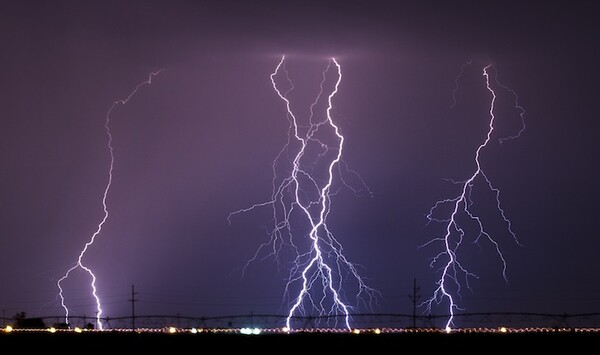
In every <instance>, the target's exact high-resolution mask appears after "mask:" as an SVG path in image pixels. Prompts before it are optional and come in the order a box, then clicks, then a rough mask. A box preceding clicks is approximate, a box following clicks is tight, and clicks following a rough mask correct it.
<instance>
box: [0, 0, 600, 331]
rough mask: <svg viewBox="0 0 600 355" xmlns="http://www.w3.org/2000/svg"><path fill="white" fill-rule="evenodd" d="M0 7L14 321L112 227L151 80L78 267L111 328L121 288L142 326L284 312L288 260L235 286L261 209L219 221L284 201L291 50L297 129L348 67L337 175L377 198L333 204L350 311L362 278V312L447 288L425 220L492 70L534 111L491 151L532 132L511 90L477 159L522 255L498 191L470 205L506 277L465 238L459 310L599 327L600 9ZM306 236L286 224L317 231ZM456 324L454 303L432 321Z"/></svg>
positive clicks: (434, 227)
mask: <svg viewBox="0 0 600 355" xmlns="http://www.w3.org/2000/svg"><path fill="white" fill-rule="evenodd" d="M1 3H2V4H3V5H4V6H3V8H4V9H5V10H4V11H3V12H2V14H1V15H0V39H1V41H2V43H3V44H4V45H3V54H2V55H0V57H1V58H2V63H3V64H2V65H1V66H0V82H1V83H2V91H1V95H0V117H2V119H1V121H0V124H1V125H2V127H1V128H0V132H1V134H2V139H1V140H0V142H1V143H0V144H2V149H1V151H2V154H1V155H0V162H1V164H2V174H1V175H0V179H1V181H2V185H1V187H0V196H1V200H2V201H3V202H4V203H3V204H2V207H1V210H0V227H1V228H2V229H1V230H2V234H1V235H0V251H1V254H0V255H1V256H0V285H1V287H0V290H1V291H0V309H1V310H3V317H4V318H10V317H12V316H14V315H16V314H17V313H18V312H26V313H27V314H28V315H29V316H31V317H45V316H56V315H61V312H62V308H61V306H60V300H59V299H58V289H57V286H56V282H57V281H58V280H59V279H60V278H61V277H62V276H63V275H64V273H65V272H66V271H67V270H68V269H69V268H70V267H72V266H73V265H74V264H73V263H74V262H75V261H76V260H77V255H78V254H79V252H80V251H81V248H82V247H83V245H84V244H85V243H86V242H87V241H88V240H89V238H90V237H91V236H92V234H93V233H94V232H95V231H96V229H97V226H98V223H99V221H100V220H101V219H102V216H103V210H102V194H103V192H104V189H105V187H106V183H107V179H108V167H109V162H110V156H109V152H108V150H107V136H106V131H105V129H104V124H105V119H106V116H105V115H106V113H107V110H108V109H109V108H110V107H111V104H113V103H114V102H115V101H116V100H122V99H123V98H125V97H127V95H128V94H130V93H131V92H132V90H133V89H134V88H135V87H136V85H138V84H139V83H141V82H143V81H144V80H147V78H148V75H149V74H150V73H151V72H155V71H157V70H162V71H161V72H160V74H159V75H157V76H156V77H155V78H154V79H153V81H152V84H150V85H147V86H144V87H143V88H141V89H140V90H139V91H138V92H137V93H136V95H135V96H134V97H132V98H131V100H130V101H129V102H128V103H127V105H119V106H118V107H116V108H115V109H114V110H113V111H112V113H111V130H112V133H113V141H112V143H113V146H114V154H115V155H114V157H115V160H114V175H113V184H112V186H111V189H110V192H109V194H108V195H107V207H108V209H109V211H110V216H109V218H108V219H107V221H106V223H105V225H104V226H103V230H102V233H101V234H100V235H99V236H98V238H97V240H96V242H95V244H94V245H93V246H92V247H90V249H89V251H88V252H87V254H86V257H85V263H86V265H88V266H89V267H90V268H92V269H93V270H94V272H95V273H96V274H97V277H98V281H97V282H98V283H97V286H98V294H99V296H100V297H101V299H102V303H103V305H104V307H103V308H104V309H105V314H104V316H108V317H117V316H127V315H128V314H130V306H131V304H130V302H129V301H128V300H129V299H130V297H131V295H130V290H131V285H135V287H136V291H137V292H138V293H137V294H136V298H137V299H139V301H138V302H137V303H136V311H137V312H138V313H139V314H169V315H176V314H181V315H186V316H191V317H200V316H207V317H210V316H219V315H232V314H240V315H244V314H250V313H254V314H286V313H287V310H288V309H289V299H286V298H285V295H284V291H285V278H286V277H287V276H288V270H289V267H290V261H291V259H290V255H291V254H290V251H289V250H287V251H286V250H284V251H283V253H282V255H281V258H280V259H279V262H277V260H276V259H275V258H272V257H271V258H264V259H263V258H262V257H263V256H264V255H261V256H260V257H259V258H258V259H257V260H256V261H254V262H252V263H251V264H250V265H249V266H248V267H247V268H246V269H245V271H244V272H243V273H242V269H243V268H244V266H245V265H246V263H247V261H248V260H250V259H251V258H252V257H253V256H254V255H255V252H256V251H257V250H258V248H259V247H260V245H261V244H262V243H264V242H266V241H267V240H268V235H267V233H266V232H265V231H266V230H267V229H268V228H270V227H272V225H271V224H272V221H271V219H272V216H271V215H270V213H269V211H268V210H255V211H252V212H249V213H243V214H239V215H235V217H234V218H233V219H232V220H231V223H228V216H229V214H230V213H231V212H234V211H237V210H239V209H243V208H246V207H249V206H252V205H253V204H255V203H261V202H263V201H265V200H267V199H269V197H270V196H271V193H272V186H271V184H272V173H273V168H272V163H273V160H274V159H275V158H276V157H277V154H278V153H279V152H280V150H281V148H282V147H283V145H284V144H285V143H286V140H287V134H288V124H289V122H288V120H287V119H286V112H285V107H284V105H283V104H282V101H281V100H280V98H278V97H277V95H276V93H275V92H274V91H273V87H272V86H271V82H270V80H269V76H270V75H271V74H272V73H273V71H274V69H275V67H276V66H277V63H278V62H279V60H280V58H281V56H282V55H286V69H287V71H288V72H289V77H290V79H291V80H292V81H293V83H294V86H295V89H294V91H292V92H291V93H290V95H291V96H290V97H291V98H293V103H292V105H294V109H295V110H297V112H298V115H299V116H300V117H302V118H303V119H306V117H308V115H309V110H308V107H309V106H310V103H311V100H313V99H314V95H315V94H316V92H317V90H318V88H319V83H320V80H321V75H322V71H323V70H324V68H325V67H326V66H327V63H328V61H329V58H332V57H335V58H336V60H338V61H339V63H340V65H341V70H342V72H343V79H342V81H341V83H340V87H339V92H338V93H337V94H336V96H335V98H334V100H333V105H334V110H333V115H334V118H335V120H336V124H338V125H339V127H340V130H341V132H342V133H343V135H344V137H345V146H344V162H345V164H347V167H348V169H350V170H352V171H355V172H357V173H358V174H359V175H360V178H361V179H362V180H363V181H364V183H365V184H366V186H368V189H369V190H370V191H372V196H371V195H370V194H369V193H365V191H359V193H354V192H353V191H352V190H351V189H348V188H343V189H340V190H339V191H338V190H337V189H336V190H335V191H336V192H337V193H336V194H335V195H334V196H333V197H332V204H331V213H330V215H329V227H330V228H331V230H332V231H333V233H334V234H335V235H336V237H337V239H338V241H339V242H340V244H341V246H342V247H343V250H344V253H345V255H346V257H347V258H348V260H349V261H350V262H352V263H354V264H355V265H356V266H357V270H358V272H359V274H360V275H361V276H362V277H363V278H364V281H365V283H366V284H367V285H368V286H369V287H372V288H373V289H375V290H377V291H378V292H380V296H379V297H378V298H377V300H376V302H374V303H373V304H372V307H371V308H369V307H368V305H365V304H359V303H358V302H357V301H356V300H355V298H354V294H355V293H356V288H355V287H356V286H355V285H351V284H344V285H343V295H342V296H343V297H344V301H345V302H347V303H349V304H351V305H353V306H356V312H355V313H370V312H373V313H390V314H411V313H412V303H411V301H410V299H409V297H408V296H409V294H411V293H412V288H413V279H414V278H416V279H417V282H418V285H419V287H420V292H419V293H420V295H421V299H420V300H421V301H424V300H425V299H426V298H427V297H430V296H431V295H432V293H433V292H434V290H435V288H436V286H437V285H436V280H437V277H438V276H439V269H437V268H433V269H432V268H430V266H429V263H430V261H431V258H432V257H434V256H435V255H436V254H437V253H438V252H439V249H436V248H437V247H436V246H427V247H421V246H423V245H424V244H426V243H427V242H428V241H429V240H431V239H432V238H435V237H439V236H440V233H442V234H443V231H444V227H443V224H440V223H428V219H427V214H428V213H429V211H430V208H431V207H432V206H433V205H434V204H435V202H436V201H438V200H440V199H444V198H452V197H453V196H455V195H456V193H457V191H458V190H457V187H456V186H455V185H453V184H452V183H451V182H449V180H453V181H465V179H468V177H469V176H470V174H471V173H472V172H473V169H474V156H473V154H474V149H475V148H476V147H477V146H478V145H479V144H481V141H482V139H484V138H485V134H486V124H487V121H486V119H487V113H488V111H487V110H488V109H489V103H490V97H489V92H488V91H487V90H486V87H485V81H484V77H483V76H482V70H483V68H484V67H485V66H487V65H490V64H491V65H493V68H494V70H495V73H496V74H497V79H498V81H499V82H500V83H501V84H502V85H506V86H507V87H509V88H510V89H512V90H514V91H515V92H516V93H517V94H518V96H519V104H520V105H522V107H523V108H524V109H525V111H526V113H525V115H524V117H525V121H526V130H525V131H524V132H523V133H522V135H521V137H519V138H518V139H513V140H509V141H504V142H503V143H499V142H498V141H497V138H499V137H506V136H510V135H512V134H514V133H515V132H518V130H519V124H520V121H519V116H518V112H517V111H516V110H515V109H514V100H513V99H512V98H511V96H510V95H508V94H507V92H506V91H505V92H504V93H503V94H502V95H501V96H499V97H498V99H497V102H496V105H497V106H496V108H497V111H496V112H497V114H498V118H497V123H498V127H497V131H496V134H497V136H495V137H494V138H495V139H494V141H493V142H491V144H490V146H489V147H488V148H486V150H485V152H484V153H485V154H484V155H483V156H482V159H481V161H482V164H483V168H484V169H485V173H486V176H488V177H489V179H490V180H491V181H492V182H493V183H494V186H495V187H497V188H498V189H499V190H500V191H501V200H502V207H503V208H504V211H505V213H506V216H507V217H508V218H509V219H510V221H511V223H512V229H513V230H514V232H515V234H516V236H517V237H518V239H519V241H520V242H521V243H522V246H519V245H518V244H517V243H515V242H514V240H513V239H512V237H511V235H510V233H507V230H506V226H505V225H503V223H502V221H501V220H499V219H498V215H497V214H495V211H494V206H493V203H492V204H490V201H492V202H493V199H492V200H490V199H491V198H493V196H492V195H490V194H489V192H487V193H486V192H485V189H480V188H478V189H477V190H474V191H473V199H474V201H473V202H474V206H478V207H477V208H478V209H477V213H480V214H481V215H482V216H485V217H486V220H485V223H486V229H487V230H489V231H490V232H491V233H492V234H493V237H494V238H495V240H497V241H498V243H499V246H500V248H501V250H502V253H503V255H504V257H505V259H506V262H507V269H506V273H507V280H508V281H505V280H504V279H503V277H502V265H501V263H500V261H499V259H498V257H497V255H496V253H495V251H494V246H493V245H491V244H490V243H488V242H486V241H485V240H483V241H481V242H480V243H479V244H478V245H477V244H473V243H471V242H472V241H473V239H474V238H473V237H472V236H470V237H469V238H468V240H467V241H466V243H465V247H466V248H465V249H463V251H462V252H461V260H463V262H464V265H465V267H468V269H469V270H470V271H472V272H473V273H475V274H477V276H478V277H479V278H471V279H470V280H469V282H470V286H471V288H472V291H469V290H468V289H465V288H463V289H462V292H461V295H460V297H458V298H457V302H458V304H459V305H460V306H461V307H462V308H463V310H459V311H457V313H477V312H492V313H496V312H500V313H501V312H517V313H518V312H531V313H549V314H580V313H595V312H597V311H598V310H600V297H599V296H597V295H598V294H599V291H600V286H599V285H598V282H597V281H598V277H597V274H598V271H600V268H599V267H598V262H597V260H596V254H597V252H596V250H597V249H598V248H599V247H600V244H599V241H598V240H599V239H598V238H597V237H596V235H595V229H594V224H593V222H594V220H595V219H594V217H595V215H596V214H597V212H598V207H597V205H596V204H595V203H596V201H598V198H599V197H600V194H599V191H600V188H599V187H598V184H597V181H598V178H599V177H600V176H599V169H598V168H597V167H596V165H597V162H598V156H597V155H598V152H599V151H600V149H598V148H599V147H598V140H597V136H598V133H600V129H599V128H600V124H599V123H598V120H597V119H596V118H597V116H598V113H597V110H596V105H595V104H594V103H595V101H596V97H597V94H598V88H597V82H598V79H599V75H598V74H597V71H596V70H595V69H594V68H595V64H596V63H597V62H598V60H599V59H600V56H599V54H598V53H597V50H595V43H597V38H596V35H597V33H599V30H600V28H599V25H598V22H597V21H596V19H597V18H598V16H599V15H600V13H599V10H598V8H597V6H594V5H593V4H589V3H587V2H585V1H570V2H566V1H558V2H552V3H551V4H547V3H544V2H541V1H508V2H507V1H505V2H500V1H491V2H486V3H481V2H477V1H457V2H452V3H443V4H441V3H437V2H435V1H424V2H419V4H412V3H408V2H397V1H386V0H377V1H361V0H356V1H333V0H331V1H289V2H277V1H270V0H256V1H212V0H211V1H174V2H163V1H154V0H151V1H128V2H120V1H101V2H100V1H98V2H91V3H89V4H82V3H79V2H77V1H71V0H65V1H57V2H54V3H39V2H35V1H13V0H3V1H1ZM468 62H471V64H470V65H468V66H465V63H468ZM461 68H464V72H463V74H462V75H461V76H460V78H459V79H458V82H459V87H458V89H457V87H456V82H457V81H456V80H457V76H458V75H459V73H460V72H461ZM329 85H330V84H329ZM348 176H349V175H348ZM348 182H349V183H350V185H356V184H357V183H358V184H360V183H361V182H360V181H359V180H351V181H348ZM339 183H340V181H339V180H338V185H336V187H341V186H342V185H341V184H339ZM463 218H464V217H463ZM463 221H464V220H463ZM302 228H307V227H306V226H304V227H299V228H297V229H296V231H298V232H301V233H306V231H303V230H302ZM468 232H469V235H471V232H472V230H471V229H469V230H468ZM296 240H298V241H300V242H299V243H300V244H299V245H300V246H301V247H303V246H306V245H304V244H302V243H306V239H302V237H298V239H296ZM438 267H439V266H438ZM461 281H462V282H464V280H463V279H461ZM65 287H66V288H65V295H66V300H67V303H68V304H69V307H70V308H71V309H72V312H73V315H74V316H76V317H81V316H84V315H86V316H87V317H93V315H94V302H93V299H92V297H91V290H90V287H89V278H88V277H87V275H86V274H85V273H83V272H80V270H79V271H76V272H74V273H73V275H72V277H71V278H70V279H69V280H68V281H67V282H66V283H65ZM297 291H298V290H297V289H293V290H292V292H291V294H292V296H291V297H292V298H293V295H295V294H296V293H297ZM454 291H457V290H453V292H454ZM419 311H420V312H421V314H422V312H424V311H425V309H423V308H422V307H421V308H419ZM447 312H448V307H447V304H445V303H442V304H440V305H437V304H434V308H433V309H432V314H438V315H439V314H447ZM440 326H441V325H440ZM456 326H460V324H459V323H457V324H456Z"/></svg>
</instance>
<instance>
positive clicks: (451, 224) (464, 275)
mask: <svg viewBox="0 0 600 355" xmlns="http://www.w3.org/2000/svg"><path fill="white" fill-rule="evenodd" d="M468 64H471V62H470V61H469V63H468ZM491 67H492V66H491V65H488V66H486V67H485V68H484V69H483V77H484V78H485V85H486V88H487V90H488V91H489V93H490V97H491V100H490V105H489V112H488V114H489V124H488V130H487V135H486V138H485V140H484V141H483V142H482V143H481V144H480V145H479V146H478V147H477V150H476V151H475V164H476V169H475V171H474V172H473V174H472V175H471V176H470V177H469V178H468V179H467V180H465V181H463V182H455V183H456V184H459V185H462V188H461V193H460V194H459V195H458V196H457V197H454V198H447V199H443V200H439V201H437V202H436V203H435V204H434V205H433V207H432V208H431V209H430V210H429V214H428V215H427V218H428V220H429V221H430V222H432V221H433V222H440V223H444V224H445V226H446V227H445V230H446V232H445V235H444V236H443V237H439V238H435V239H433V240H431V241H429V242H428V243H426V244H425V245H424V246H426V245H429V244H432V243H434V242H441V243H442V244H443V245H444V248H443V250H442V251H441V252H440V253H439V254H437V255H436V256H435V257H434V258H433V259H432V261H431V263H430V266H431V267H435V266H436V265H438V264H442V266H441V268H440V270H441V276H440V279H439V280H438V281H437V288H436V289H435V291H434V292H433V295H432V297H431V298H429V299H428V300H426V301H425V302H423V303H422V304H421V305H422V306H425V307H426V309H427V311H428V312H431V307H432V305H433V304H434V303H437V304H440V303H442V302H443V301H446V302H448V309H449V315H450V316H449V318H448V321H447V323H446V330H447V331H450V330H451V328H452V327H453V326H454V322H453V321H454V314H455V311H457V310H461V308H460V307H459V306H458V303H457V298H459V297H460V292H461V285H462V283H461V279H464V283H465V285H466V287H467V288H469V289H470V286H469V278H478V277H477V275H476V274H474V273H472V272H470V271H469V270H467V268H466V267H464V266H463V265H462V264H461V262H460V260H459V255H458V251H459V249H460V247H461V244H462V243H463V241H464V239H465V237H466V232H465V229H464V227H463V225H462V224H461V223H460V222H459V220H458V219H459V216H460V215H463V216H466V217H467V219H468V220H470V221H472V222H473V223H474V225H475V226H476V229H477V231H478V234H477V236H476V237H475V238H474V241H473V242H474V243H478V242H479V241H480V240H481V239H482V238H483V239H484V240H488V241H489V242H490V243H491V245H492V246H493V248H494V249H495V251H496V254H497V255H498V257H499V259H500V261H501V263H502V276H503V277H504V279H505V280H508V278H507V274H506V269H507V263H506V259H505V258H504V255H503V254H502V252H501V250H500V245H499V243H498V241H497V240H496V239H494V238H493V237H492V235H491V234H490V233H489V232H488V230H487V229H486V228H485V227H484V222H483V220H482V218H481V217H479V216H478V215H477V214H475V212H474V211H473V205H474V203H473V200H472V198H471V197H472V196H471V195H472V191H473V187H474V185H475V184H482V185H483V186H486V187H487V188H488V189H489V191H492V192H493V194H494V195H495V199H496V206H495V207H496V209H497V211H498V213H499V215H500V217H501V218H502V220H503V222H504V223H505V224H506V229H507V231H508V232H509V234H510V235H511V236H512V238H513V239H514V241H515V242H516V243H517V244H518V245H521V244H520V242H519V240H518V239H517V236H516V234H515V232H514V231H513V229H512V223H511V222H510V220H509V219H508V218H507V216H506V214H505V212H504V209H503V208H502V207H501V204H500V190H499V189H497V188H496V187H494V185H493V184H492V182H491V180H490V179H489V178H488V176H487V175H486V174H485V172H484V170H483V168H482V167H481V154H482V151H483V150H484V149H485V148H486V147H487V146H488V144H489V143H490V141H491V140H492V135H493V133H494V129H495V124H496V119H497V118H496V116H495V114H494V111H495V104H496V99H497V94H496V91H495V90H494V88H493V87H492V85H491V83H490V74H489V72H488V71H489V69H490V68H491ZM464 68H465V66H463V67H462V68H461V74H460V75H462V73H463V70H464ZM494 79H495V82H496V85H497V86H498V87H500V88H502V89H504V90H506V91H507V92H509V93H510V94H511V95H513V97H514V104H515V106H514V107H515V109H516V110H518V111H519V116H520V118H521V125H522V127H521V129H520V131H519V132H518V133H517V134H515V135H514V136H509V137H506V138H500V139H499V140H498V141H499V142H500V143H502V142H504V141H506V140H509V139H515V138H518V137H519V136H520V135H521V133H523V132H524V130H525V121H524V114H525V110H524V109H523V107H522V106H520V105H519V101H518V97H517V95H516V93H515V91H514V90H512V89H510V88H508V87H506V86H505V85H502V84H500V83H499V82H498V79H497V75H496V76H494ZM456 90H457V88H455V90H454V91H453V98H454V93H455V91H456ZM454 103H455V101H454V100H453V105H452V106H454ZM452 106H451V107H452ZM447 205H450V206H451V210H452V213H451V214H450V216H449V217H447V218H443V217H438V216H437V215H438V214H439V212H438V209H441V208H442V207H443V206H447ZM451 289H454V290H455V291H452V290H451Z"/></svg>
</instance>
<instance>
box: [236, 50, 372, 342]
mask: <svg viewBox="0 0 600 355" xmlns="http://www.w3.org/2000/svg"><path fill="white" fill-rule="evenodd" d="M332 72H333V73H335V74H336V76H335V81H332V80H331V77H332ZM270 79H271V84H272V86H273V89H274V91H275V92H276V94H277V96H278V97H279V98H280V99H281V100H282V101H283V103H284V104H285V108H286V117H287V119H288V120H289V123H290V125H289V129H288V140H287V143H286V144H285V145H284V147H283V148H282V149H281V150H280V151H279V154H278V155H277V156H276V158H275V160H274V161H273V190H272V195H271V199H270V200H269V201H266V202H263V203H258V204H255V205H253V206H250V207H249V208H245V209H241V210H238V211H235V212H232V213H231V214H230V215H229V217H228V220H230V219H231V217H232V216H234V215H235V214H238V213H242V212H248V211H251V210H254V209H256V208H259V207H267V206H270V207H271V208H272V212H273V223H274V225H273V228H272V229H271V230H270V232H269V237H270V238H269V240H268V241H267V242H265V243H264V244H262V245H261V246H260V247H259V249H258V250H257V252H256V253H255V254H254V257H253V258H252V259H250V261H249V262H248V264H246V266H248V265H249V263H251V262H252V261H255V260H256V259H257V258H259V257H260V255H262V251H263V250H264V249H268V250H269V252H268V253H267V256H265V258H266V257H268V256H273V257H274V258H275V259H276V260H277V262H278V263H279V253H280V251H281V250H282V248H283V247H289V248H290V249H291V250H292V251H293V252H292V255H294V257H293V258H294V260H293V262H292V267H291V268H290V272H289V276H288V279H287V284H286V287H285V292H284V294H285V295H286V296H287V297H289V298H290V300H291V302H290V309H289V313H288V317H287V319H286V325H285V327H286V329H288V330H291V329H292V327H293V324H292V323H293V319H294V316H295V315H307V314H308V312H310V311H311V310H314V311H316V313H317V314H316V315H318V316H322V315H339V316H340V317H341V318H342V319H343V326H344V327H346V328H347V329H350V311H351V310H352V309H353V307H354V306H352V305H350V303H349V302H347V301H346V300H345V298H346V297H345V293H344V286H345V285H346V284H347V283H348V282H349V281H351V280H354V284H353V287H354V289H355V290H356V293H355V295H356V304H357V305H358V304H361V303H362V304H366V305H370V303H371V302H372V301H373V300H374V297H375V296H376V293H377V292H376V291H375V290H373V289H372V288H370V287H368V286H367V285H366V284H365V283H364V281H363V279H362V278H361V276H360V275H359V273H358V270H357V266H356V265H354V264H353V263H351V262H350V261H348V259H347V258H346V257H345V256H344V253H343V248H342V245H341V244H340V243H339V241H338V240H337V239H336V237H335V236H334V234H333V233H332V232H331V230H330V227H329V226H328V224H327V218H328V216H329V214H330V212H331V204H332V196H333V195H334V194H335V193H337V192H338V191H339V189H340V187H334V185H336V183H337V182H338V181H339V184H341V185H343V186H348V185H349V183H347V182H346V181H345V180H344V178H343V177H342V176H343V174H344V173H348V174H352V175H354V176H356V173H355V172H354V171H352V170H349V169H348V168H347V166H346V164H345V163H344V161H343V160H342V153H343V148H344V143H345V138H344V136H343V135H342V133H341V131H340V128H339V126H337V125H336V124H335V122H334V120H333V118H332V110H333V98H334V97H335V95H336V94H337V93H338V89H339V85H340V82H341V80H342V70H341V66H340V64H339V63H338V61H337V60H336V59H335V58H331V59H330V60H329V63H328V65H327V67H326V68H325V70H324V71H323V72H322V78H321V83H320V87H319V91H318V93H317V95H316V98H315V100H314V101H313V102H312V104H311V105H310V109H309V117H308V118H307V119H306V121H305V123H304V124H303V123H302V122H301V120H300V119H299V117H298V116H297V115H296V114H295V113H294V110H293V109H292V104H291V102H290V99H289V94H290V92H291V91H292V90H293V89H294V85H293V83H292V81H291V79H290V77H289V73H288V71H287V70H286V68H285V56H283V57H282V58H281V60H280V61H279V64H278V65H277V67H276V68H275V71H274V72H273V73H272V74H271V75H270ZM282 82H283V83H282ZM284 84H287V86H288V87H287V89H286V90H284V89H282V88H281V86H282V85H284ZM328 88H329V89H328ZM326 92H329V94H328V95H324V94H325V93H326ZM324 97H326V99H324ZM317 108H320V109H321V110H320V111H321V112H322V113H320V114H319V113H317V112H316V111H317ZM282 171H283V173H282ZM358 180H359V181H360V183H361V184H363V186H362V187H361V190H363V189H364V190H365V191H367V192H368V193H369V194H370V191H369V190H368V188H367V187H366V185H364V182H363V181H362V179H360V178H359V179H358ZM352 190H353V191H354V192H357V191H358V190H357V189H352ZM298 222H299V223H298ZM293 224H294V225H293ZM297 234H301V235H303V237H305V238H298V237H295V235H297ZM306 237H308V238H306ZM307 239H308V241H309V243H308V244H307V243H306V241H307ZM304 246H305V247H306V248H307V249H308V251H302V248H303V247H304ZM295 288H297V289H299V291H298V294H297V295H296V296H295V297H291V296H290V294H291V293H292V292H294V291H293V289H295ZM336 326H337V323H336Z"/></svg>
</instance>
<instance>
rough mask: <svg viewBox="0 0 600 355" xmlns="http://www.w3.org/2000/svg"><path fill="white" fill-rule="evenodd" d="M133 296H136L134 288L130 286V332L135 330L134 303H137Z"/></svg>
mask: <svg viewBox="0 0 600 355" xmlns="http://www.w3.org/2000/svg"><path fill="white" fill-rule="evenodd" d="M135 295H137V292H135V286H134V285H131V299H129V302H131V330H135V302H136V301H139V300H138V299H136V298H135Z"/></svg>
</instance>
